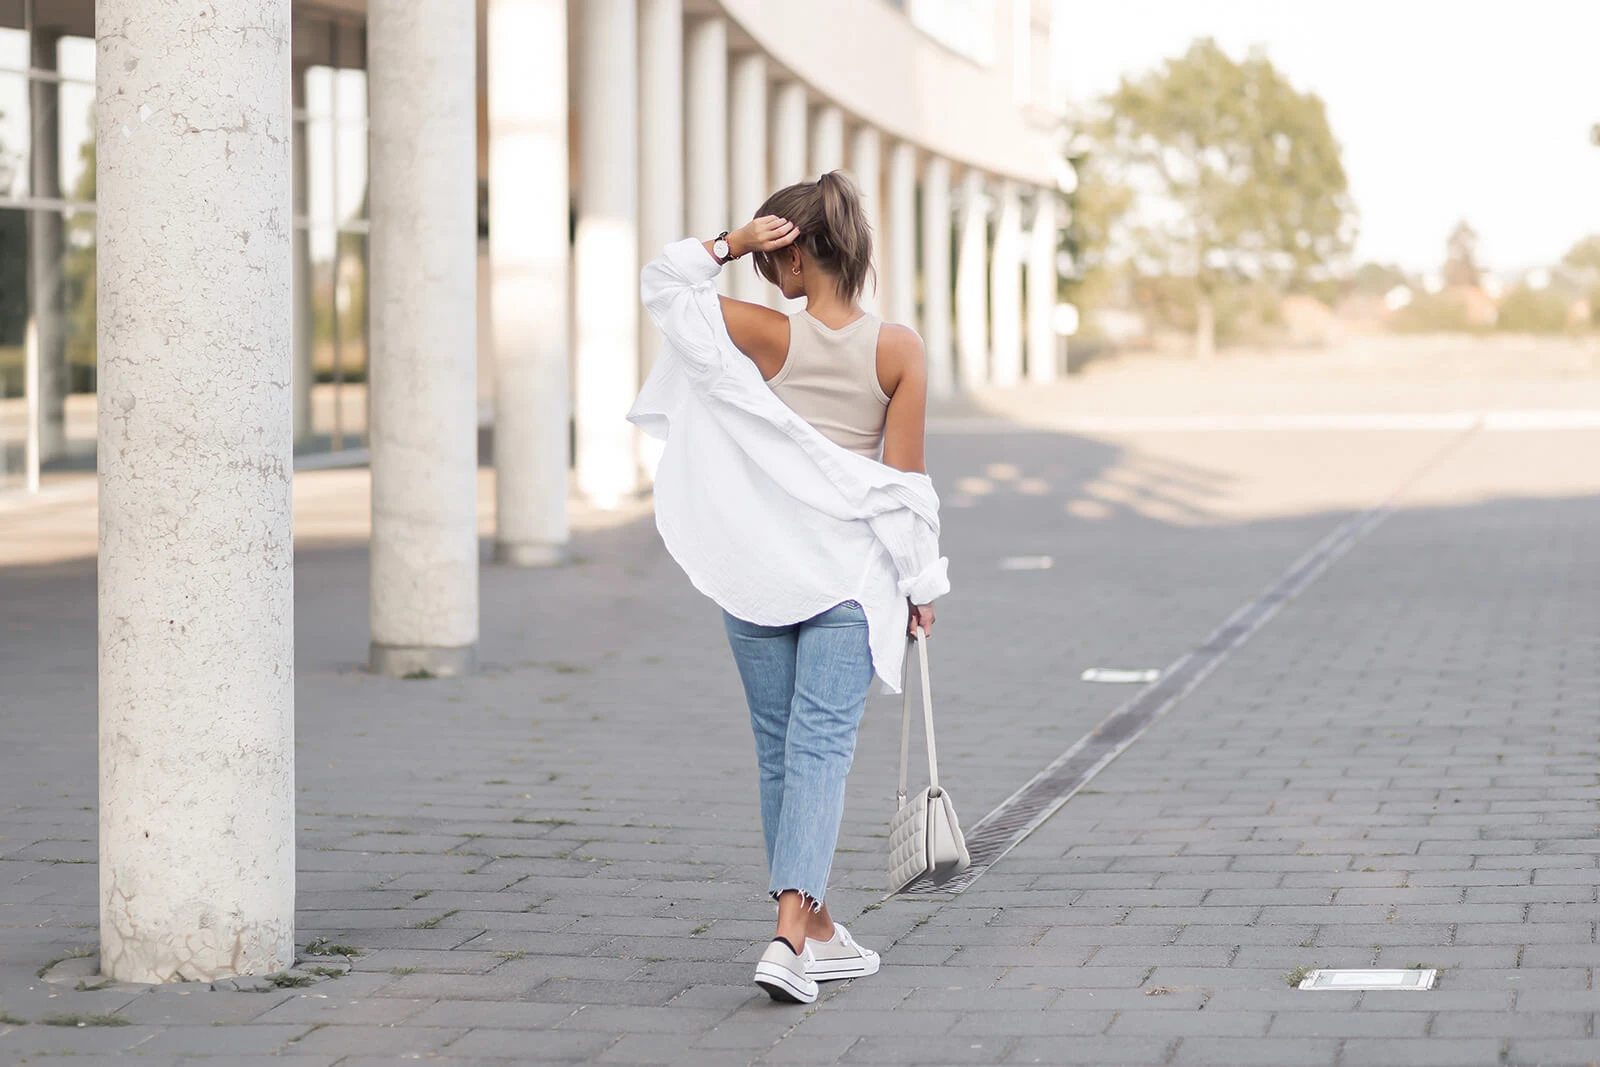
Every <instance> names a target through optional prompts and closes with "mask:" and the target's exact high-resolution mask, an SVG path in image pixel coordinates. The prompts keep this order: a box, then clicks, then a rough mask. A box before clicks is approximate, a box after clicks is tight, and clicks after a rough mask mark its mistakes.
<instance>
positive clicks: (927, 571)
mask: <svg viewBox="0 0 1600 1067" xmlns="http://www.w3.org/2000/svg"><path fill="white" fill-rule="evenodd" d="M949 572H950V560H949V558H948V557H946V556H940V557H939V558H938V559H936V560H934V561H933V562H932V563H930V564H928V565H927V566H926V567H924V568H923V569H922V573H921V574H919V575H917V576H916V577H915V578H905V579H902V580H901V582H900V595H901V596H903V597H905V598H906V599H908V600H910V601H911V602H912V603H913V604H931V603H933V602H934V601H935V600H937V599H939V598H940V597H942V596H944V595H945V594H946V593H948V592H949V591H950V574H949Z"/></svg>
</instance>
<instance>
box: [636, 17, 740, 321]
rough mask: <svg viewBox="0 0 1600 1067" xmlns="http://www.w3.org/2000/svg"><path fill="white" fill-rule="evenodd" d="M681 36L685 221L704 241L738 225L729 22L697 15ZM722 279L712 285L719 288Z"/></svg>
mask: <svg viewBox="0 0 1600 1067" xmlns="http://www.w3.org/2000/svg"><path fill="white" fill-rule="evenodd" d="M684 40H685V47H684V69H683V97H684V101H683V103H684V128H683V169H684V174H685V175H686V181H685V189H684V192H685V194H686V197H687V199H686V201H685V204H686V206H687V212H686V215H687V217H686V218H685V220H684V221H685V222H686V223H687V224H688V229H689V234H690V235H692V236H694V237H699V238H700V239H701V240H707V239H709V238H712V237H715V236H716V235H717V234H719V233H721V232H722V231H723V230H731V229H733V228H734V227H735V226H737V225H738V223H737V222H736V221H735V220H734V219H733V218H732V212H731V211H729V209H728V24H727V22H725V21H723V20H722V19H720V18H705V19H696V20H694V21H693V22H691V23H690V24H689V29H688V32H687V33H686V34H685V35H684ZM727 278H728V275H727V274H724V275H722V277H721V279H720V280H719V281H718V283H717V284H718V285H719V286H722V287H723V288H724V291H726V286H727ZM635 296H636V297H637V294H635ZM634 303H638V300H637V298H636V299H635V300H634Z"/></svg>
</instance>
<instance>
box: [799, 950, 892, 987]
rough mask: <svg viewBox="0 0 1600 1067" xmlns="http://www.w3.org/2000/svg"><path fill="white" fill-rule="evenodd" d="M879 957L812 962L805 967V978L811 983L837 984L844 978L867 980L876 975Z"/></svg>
mask: <svg viewBox="0 0 1600 1067" xmlns="http://www.w3.org/2000/svg"><path fill="white" fill-rule="evenodd" d="M882 962H883V958H882V957H881V956H871V957H868V958H866V959H853V960H849V959H846V960H813V961H811V962H810V963H808V964H807V965H806V977H807V978H809V979H811V980H812V981H813V982H838V981H841V980H843V979H846V978H867V977H869V976H871V975H874V974H877V973H878V967H879V965H880V964H881V963H882Z"/></svg>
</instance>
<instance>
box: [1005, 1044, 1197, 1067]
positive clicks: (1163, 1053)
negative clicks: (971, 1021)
mask: <svg viewBox="0 0 1600 1067" xmlns="http://www.w3.org/2000/svg"><path fill="white" fill-rule="evenodd" d="M1173 1044H1174V1042H1172V1041H1169V1040H1166V1039H1163V1038H1132V1039H1130V1038H1108V1037H1073V1038H1070V1039H1063V1038H1040V1037H1024V1038H1022V1039H1020V1040H1019V1041H1017V1043H1016V1044H1015V1045H1013V1046H1012V1048H1011V1051H1010V1052H1009V1053H1007V1055H1006V1057H1005V1060H1004V1061H1003V1062H1005V1063H1040V1064H1051V1065H1056V1064H1093V1065H1095V1067H1148V1065H1150V1064H1160V1063H1166V1062H1167V1057H1168V1056H1169V1055H1170V1054H1171V1052H1172V1046H1173Z"/></svg>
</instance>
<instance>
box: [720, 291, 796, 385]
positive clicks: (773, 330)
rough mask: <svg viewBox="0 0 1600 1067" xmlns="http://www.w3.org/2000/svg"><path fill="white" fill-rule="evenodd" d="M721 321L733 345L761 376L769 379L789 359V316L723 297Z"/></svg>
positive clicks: (760, 306)
mask: <svg viewBox="0 0 1600 1067" xmlns="http://www.w3.org/2000/svg"><path fill="white" fill-rule="evenodd" d="M722 321H723V322H725V323H727V324H728V336H729V337H730V338H732V339H733V346H734V347H735V348H737V349H738V350H739V351H741V352H743V353H744V354H745V355H746V356H749V357H750V361H751V362H752V363H754V364H755V365H756V369H757V370H759V371H760V372H761V377H763V378H770V377H772V376H773V375H774V374H777V373H778V372H779V371H780V370H782V369H783V363H784V360H786V359H788V358H789V316H787V315H785V314H784V313H783V312H781V311H774V310H773V309H772V308H769V307H763V306H762V305H760V304H750V303H746V302H745V301H743V300H735V299H733V298H732V297H729V296H725V297H723V298H722Z"/></svg>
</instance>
